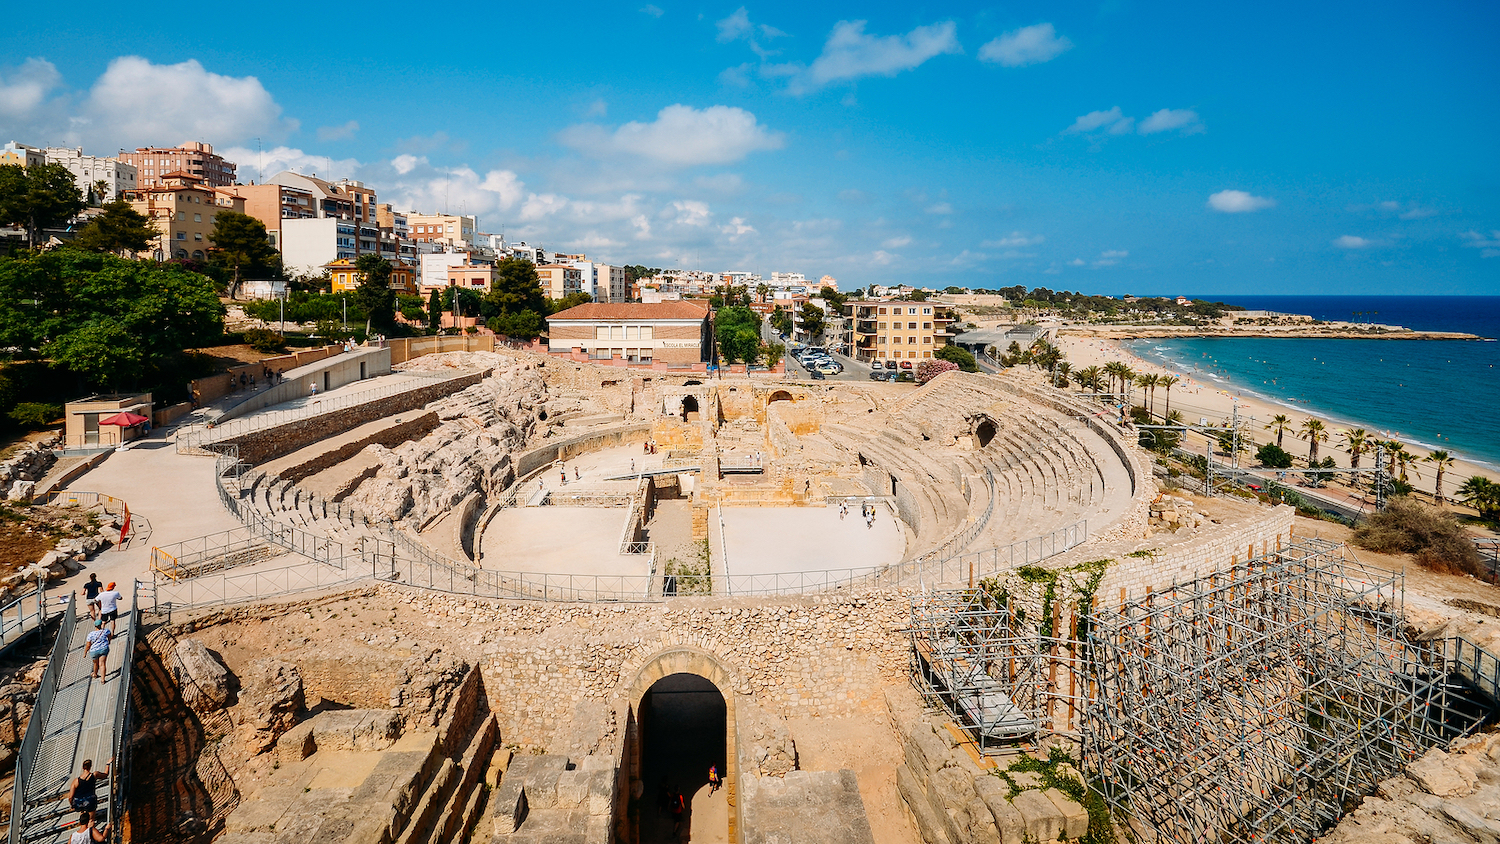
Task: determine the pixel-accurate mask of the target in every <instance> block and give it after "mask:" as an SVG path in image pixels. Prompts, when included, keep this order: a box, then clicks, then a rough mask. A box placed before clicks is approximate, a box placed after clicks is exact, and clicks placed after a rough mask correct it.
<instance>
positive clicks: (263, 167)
mask: <svg viewBox="0 0 1500 844" xmlns="http://www.w3.org/2000/svg"><path fill="white" fill-rule="evenodd" d="M218 153H219V154H220V155H222V156H224V157H225V158H226V159H228V160H230V161H233V162H234V163H236V164H238V165H239V170H238V175H239V178H240V180H241V181H249V180H251V179H260V178H265V177H266V176H274V175H276V174H277V173H280V172H281V171H283V170H290V171H292V172H293V173H302V174H305V175H309V176H310V175H312V174H314V173H317V174H318V176H319V177H320V178H325V179H343V178H354V177H355V176H357V175H358V174H359V171H360V169H361V168H363V167H364V165H363V164H361V163H360V161H359V160H358V159H355V158H330V157H329V156H326V155H312V154H310V153H307V152H303V151H302V150H301V149H298V148H296V147H287V146H278V147H271V148H270V149H262V150H255V149H251V148H249V147H240V146H235V147H229V148H227V149H220V150H218Z"/></svg>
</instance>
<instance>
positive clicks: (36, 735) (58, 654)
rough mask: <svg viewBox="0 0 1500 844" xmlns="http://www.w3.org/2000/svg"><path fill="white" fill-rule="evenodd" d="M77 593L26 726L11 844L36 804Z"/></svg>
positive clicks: (18, 757)
mask: <svg viewBox="0 0 1500 844" xmlns="http://www.w3.org/2000/svg"><path fill="white" fill-rule="evenodd" d="M77 602H78V595H77V594H76V593H74V594H70V595H68V604H67V607H66V609H65V610H64V611H63V620H62V624H60V625H58V629H57V639H56V640H55V641H54V642H53V643H52V651H51V652H50V654H49V656H48V658H47V667H46V668H45V669H44V670H43V671H42V682H41V684H40V685H39V686H38V687H37V690H36V702H35V703H34V704H33V705H32V707H31V720H30V721H29V722H28V723H27V724H26V737H25V738H23V739H22V740H21V749H20V751H19V752H18V753H17V754H16V779H15V786H14V787H13V789H12V792H11V808H10V839H9V840H10V844H19V842H20V840H21V833H22V831H23V828H24V827H25V825H26V824H25V818H26V813H27V810H28V809H29V808H31V805H32V804H33V802H34V801H33V800H32V799H30V795H29V794H28V793H27V792H28V788H27V787H28V786H29V785H30V783H31V776H32V768H33V767H34V766H35V763H36V752H37V748H39V747H41V745H42V732H43V727H44V725H45V724H46V722H47V718H48V716H49V715H50V714H51V712H52V704H53V703H55V702H56V700H57V690H58V686H59V684H60V682H61V680H62V674H63V664H64V663H65V662H67V655H68V647H69V645H70V643H71V642H72V641H73V628H74V627H76V626H77V623H78V614H77V612H76V610H75V605H76V604H77Z"/></svg>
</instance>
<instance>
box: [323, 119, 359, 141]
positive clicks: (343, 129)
mask: <svg viewBox="0 0 1500 844" xmlns="http://www.w3.org/2000/svg"><path fill="white" fill-rule="evenodd" d="M358 131H359V121H358V120H351V121H349V122H348V123H345V124H344V125H342V126H319V127H318V140H320V141H342V140H344V139H346V138H352V137H354V134H355V133H356V132H358Z"/></svg>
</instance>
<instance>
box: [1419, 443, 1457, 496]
mask: <svg viewBox="0 0 1500 844" xmlns="http://www.w3.org/2000/svg"><path fill="white" fill-rule="evenodd" d="M1426 462H1428V463H1431V464H1432V465H1433V468H1435V469H1437V479H1436V480H1434V481H1433V482H1432V497H1433V498H1434V499H1436V500H1437V505H1438V506H1439V507H1441V506H1443V473H1444V472H1446V471H1448V470H1449V469H1451V468H1453V455H1451V454H1449V453H1448V452H1446V451H1434V452H1433V453H1431V454H1429V455H1427V457H1426Z"/></svg>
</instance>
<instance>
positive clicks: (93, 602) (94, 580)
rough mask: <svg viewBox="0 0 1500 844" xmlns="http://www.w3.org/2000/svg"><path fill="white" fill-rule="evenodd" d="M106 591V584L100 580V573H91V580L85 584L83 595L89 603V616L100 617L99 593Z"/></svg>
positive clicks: (87, 605)
mask: <svg viewBox="0 0 1500 844" xmlns="http://www.w3.org/2000/svg"><path fill="white" fill-rule="evenodd" d="M103 591H104V584H102V583H100V582H99V575H97V574H90V575H89V582H88V583H85V584H83V597H84V600H86V601H87V602H88V603H87V604H86V605H85V606H86V607H87V609H88V613H89V618H95V619H97V618H98V617H99V593H100V592H103Z"/></svg>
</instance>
